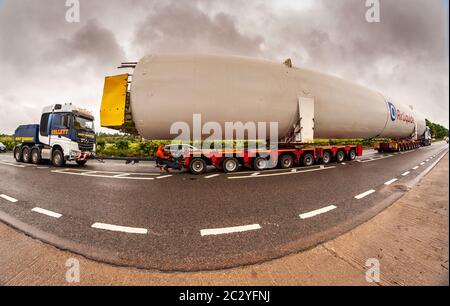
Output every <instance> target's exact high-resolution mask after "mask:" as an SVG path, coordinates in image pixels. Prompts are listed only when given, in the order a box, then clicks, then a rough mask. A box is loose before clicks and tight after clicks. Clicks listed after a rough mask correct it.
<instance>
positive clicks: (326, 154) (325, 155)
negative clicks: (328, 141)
mask: <svg viewBox="0 0 450 306" xmlns="http://www.w3.org/2000/svg"><path fill="white" fill-rule="evenodd" d="M332 158H333V157H332V155H331V152H329V151H326V152H324V153H323V157H322V163H323V164H324V165H328V164H329V163H331V159H332Z"/></svg>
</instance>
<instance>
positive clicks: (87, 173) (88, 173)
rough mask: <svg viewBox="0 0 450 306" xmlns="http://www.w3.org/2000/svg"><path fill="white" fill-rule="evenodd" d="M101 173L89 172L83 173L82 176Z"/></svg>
mask: <svg viewBox="0 0 450 306" xmlns="http://www.w3.org/2000/svg"><path fill="white" fill-rule="evenodd" d="M98 172H99V171H88V172H83V173H82V175H93V174H97V173H98Z"/></svg>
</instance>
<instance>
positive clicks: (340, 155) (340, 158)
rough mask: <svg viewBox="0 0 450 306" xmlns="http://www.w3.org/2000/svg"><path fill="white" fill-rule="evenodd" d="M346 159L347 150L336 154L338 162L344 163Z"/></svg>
mask: <svg viewBox="0 0 450 306" xmlns="http://www.w3.org/2000/svg"><path fill="white" fill-rule="evenodd" d="M344 161H345V152H344V151H342V150H340V151H338V152H337V154H336V162H338V163H339V164H340V163H343V162H344Z"/></svg>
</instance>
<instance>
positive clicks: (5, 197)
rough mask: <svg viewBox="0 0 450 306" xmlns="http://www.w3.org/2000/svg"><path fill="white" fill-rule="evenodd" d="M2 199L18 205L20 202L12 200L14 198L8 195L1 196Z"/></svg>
mask: <svg viewBox="0 0 450 306" xmlns="http://www.w3.org/2000/svg"><path fill="white" fill-rule="evenodd" d="M0 198H3V199H5V200H6V201H9V202H12V203H17V202H19V200H17V199H14V198H12V197H10V196H7V195H6V194H0Z"/></svg>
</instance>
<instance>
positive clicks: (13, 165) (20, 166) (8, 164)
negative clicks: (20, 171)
mask: <svg viewBox="0 0 450 306" xmlns="http://www.w3.org/2000/svg"><path fill="white" fill-rule="evenodd" d="M0 164H2V165H6V166H12V167H18V168H25V165H15V164H11V163H4V162H0Z"/></svg>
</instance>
